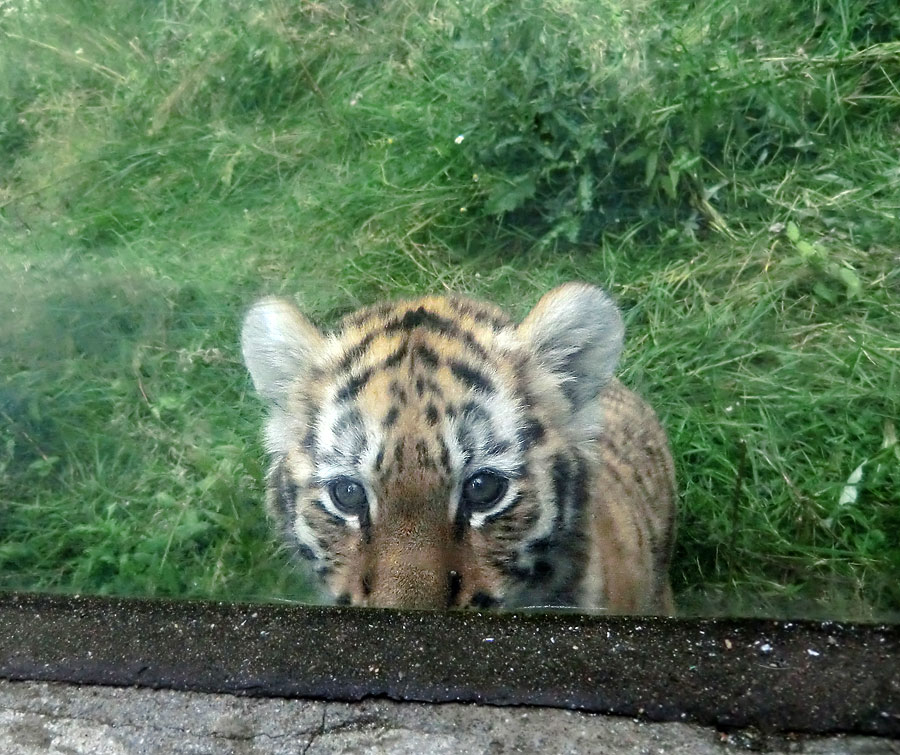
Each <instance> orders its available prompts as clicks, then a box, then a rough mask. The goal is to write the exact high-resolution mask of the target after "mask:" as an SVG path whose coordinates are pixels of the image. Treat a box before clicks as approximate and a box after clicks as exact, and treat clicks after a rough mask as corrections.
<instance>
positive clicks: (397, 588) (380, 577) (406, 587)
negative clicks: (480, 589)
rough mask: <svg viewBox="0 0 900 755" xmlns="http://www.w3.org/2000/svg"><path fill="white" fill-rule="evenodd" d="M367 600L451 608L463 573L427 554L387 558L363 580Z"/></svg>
mask: <svg viewBox="0 0 900 755" xmlns="http://www.w3.org/2000/svg"><path fill="white" fill-rule="evenodd" d="M365 583H367V586H368V592H369V594H368V600H367V602H368V604H369V605H372V606H381V607H385V608H449V607H451V606H453V605H455V602H456V600H457V598H458V596H459V593H460V590H461V587H462V578H461V576H460V573H459V572H458V571H456V570H454V569H447V568H446V567H445V566H444V565H443V564H441V563H440V561H435V560H431V559H429V558H428V557H427V556H426V557H424V558H417V559H412V560H410V559H404V560H400V561H398V560H396V559H390V558H388V559H385V560H384V561H383V562H382V563H379V564H377V565H376V567H375V569H373V570H372V572H370V573H369V574H368V575H366V579H364V584H365Z"/></svg>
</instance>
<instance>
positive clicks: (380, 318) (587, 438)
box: [241, 284, 671, 610]
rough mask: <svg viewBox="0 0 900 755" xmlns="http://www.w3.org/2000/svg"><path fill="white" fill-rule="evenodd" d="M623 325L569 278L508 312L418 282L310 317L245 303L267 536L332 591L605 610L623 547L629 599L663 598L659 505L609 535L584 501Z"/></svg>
mask: <svg viewBox="0 0 900 755" xmlns="http://www.w3.org/2000/svg"><path fill="white" fill-rule="evenodd" d="M622 336H623V327H622V320H621V317H620V315H619V312H618V310H617V308H616V307H615V305H614V304H613V303H612V302H611V301H610V299H609V298H608V297H607V296H606V295H605V294H604V293H603V292H602V291H601V290H599V289H597V288H594V287H591V286H588V285H582V284H567V285H565V286H562V287H560V288H558V289H555V290H554V291H552V292H551V293H549V294H547V295H546V296H545V297H544V298H543V299H542V300H541V301H540V302H539V303H538V304H537V306H536V307H535V308H534V309H533V310H532V312H531V313H530V314H529V315H528V317H527V318H526V319H525V320H524V321H523V322H522V323H521V324H516V323H514V322H512V321H511V320H510V319H509V318H508V317H506V316H505V315H504V314H503V313H502V312H501V311H500V310H498V309H497V308H495V307H494V306H492V305H489V304H485V303H481V302H477V301H472V300H469V299H465V298H462V297H458V296H441V297H438V296H430V297H425V298H421V299H417V300H413V301H400V302H394V303H388V304H380V305H376V306H373V307H370V308H366V309H363V310H360V311H358V312H356V313H354V314H351V315H349V316H348V317H346V318H345V319H344V320H343V322H342V323H341V324H340V326H339V327H338V328H337V330H336V331H335V332H333V333H330V334H324V333H322V332H320V331H319V330H318V329H317V328H316V327H315V326H314V325H312V324H311V323H310V322H309V321H308V320H307V319H306V318H305V317H304V316H303V315H302V314H301V313H300V312H299V311H298V310H297V309H296V307H295V306H294V305H293V304H291V303H289V302H287V301H283V300H280V299H271V298H270V299H263V300H262V301H260V302H258V303H257V304H255V305H254V306H253V307H252V308H251V309H250V311H249V312H248V314H247V316H246V319H245V321H244V325H243V331H242V338H241V340H242V350H243V355H244V360H245V362H246V364H247V366H248V368H249V370H250V373H251V376H252V378H253V383H254V385H255V387H256V389H257V391H258V392H259V394H260V395H261V396H262V397H263V399H264V400H265V401H266V402H267V403H268V406H269V418H268V421H267V424H266V430H265V439H266V447H267V450H268V453H269V454H270V457H271V467H270V471H269V474H268V479H267V485H268V505H269V510H270V513H271V515H272V516H273V518H274V519H275V521H276V522H277V524H278V527H279V529H280V530H281V533H282V535H283V537H284V539H285V540H286V542H287V543H288V544H289V545H290V546H291V547H292V549H293V550H294V552H295V553H296V554H297V555H298V556H299V557H300V558H301V559H303V560H305V561H306V562H308V564H309V565H310V567H311V569H312V572H313V573H314V574H315V575H316V577H317V578H318V580H319V583H320V585H321V586H322V588H323V592H324V594H325V595H326V596H327V597H330V598H332V599H333V600H335V601H337V602H338V603H343V604H353V605H376V606H395V607H406V608H443V607H454V606H460V607H465V606H475V607H479V608H485V607H499V606H523V605H524V606H532V605H568V606H577V605H581V606H598V607H603V606H604V605H605V604H607V603H609V602H610V597H611V596H612V595H613V592H611V588H614V587H615V582H616V578H617V577H616V573H617V572H616V569H617V568H618V567H619V566H622V564H624V567H623V568H625V570H626V571H629V570H630V571H635V570H636V571H637V572H638V574H637V578H636V579H637V581H636V582H635V586H634V587H626V588H625V591H626V592H628V591H631V592H635V591H636V592H637V593H640V594H639V595H636V596H635V595H632V596H631V598H634V601H633V602H634V605H635V606H636V607H637V608H638V609H639V610H640V609H644V610H646V609H648V607H649V609H650V610H652V609H653V607H654V602H656V603H658V604H659V605H661V606H663V607H665V602H666V600H667V597H666V595H667V585H668V582H667V579H666V578H665V574H664V572H665V569H666V567H667V560H668V549H669V548H670V543H669V542H667V541H666V538H667V537H669V539H670V531H671V516H670V515H668V514H666V516H668V517H669V521H668V523H662V524H660V523H659V522H654V523H653V524H652V526H650V525H647V526H646V527H645V523H640V522H639V524H640V527H639V528H638V529H639V530H640V529H641V528H643V529H645V530H646V531H645V532H644V533H643V535H645V536H642V537H639V538H637V539H636V538H631V537H625V538H624V540H623V538H622V537H618V535H617V533H618V529H616V528H617V527H618V528H619V529H621V527H620V526H619V525H616V524H615V520H616V517H614V516H613V517H611V516H606V515H604V514H603V512H602V511H601V508H602V507H598V503H597V502H598V500H602V491H598V489H597V485H598V484H603V475H602V474H600V472H599V470H600V469H601V468H603V467H604V464H605V462H604V457H605V456H608V452H609V449H608V448H605V445H604V428H605V426H606V425H607V423H606V422H605V418H606V414H607V412H606V408H605V403H604V401H603V400H602V397H603V395H605V393H606V392H607V391H609V390H610V388H611V387H614V386H615V385H619V384H618V383H617V381H615V380H614V379H613V377H612V376H613V371H614V369H615V367H616V363H617V360H618V357H619V353H620V351H621V348H622ZM622 390H623V391H624V390H625V389H624V388H623V389H622ZM632 395H633V394H632ZM626 413H627V412H626ZM650 419H651V420H652V421H655V418H652V417H651V418H650ZM659 432H661V431H659ZM622 442H623V441H621V439H619V440H617V441H615V442H614V443H613V444H612V445H616V443H618V444H619V445H621V444H622ZM661 443H662V449H663V450H662V451H661V452H660V454H661V456H663V457H665V458H666V459H667V458H668V456H667V454H668V451H667V448H665V437H664V436H662V440H661ZM608 445H610V444H609V443H606V446H608ZM626 445H627V442H626ZM632 445H633V444H632ZM651 445H653V444H652V443H651ZM656 446H659V442H656ZM604 449H605V450H604ZM614 450H615V449H614ZM660 454H657V455H658V456H659V455H660ZM617 459H618V460H619V462H620V463H621V459H622V455H621V454H619V456H618V457H617ZM657 461H658V459H657ZM664 461H665V459H664ZM669 461H670V460H669ZM638 462H640V459H639V458H638ZM627 466H628V462H627V461H626V462H625V463H624V464H623V468H627ZM606 468H609V465H608V464H607V465H606ZM626 471H627V469H626ZM622 474H623V473H622V472H619V473H617V475H616V479H618V480H619V482H621V478H622ZM645 477H646V475H645ZM669 478H671V470H670V469H669ZM634 481H635V484H637V482H639V481H640V480H639V478H638V476H635V477H634ZM614 482H615V480H613V481H611V482H610V483H609V484H610V485H612V484H613V483H614ZM626 482H627V481H626ZM662 487H665V482H664V483H663V485H662ZM639 493H640V491H639ZM649 494H650V495H652V494H653V491H650V493H649ZM644 495H645V497H646V495H647V494H646V491H644ZM619 497H620V498H621V497H623V496H622V495H619ZM612 503H613V504H615V505H618V503H619V502H612ZM626 505H627V502H626ZM632 508H633V509H634V510H633V511H632V510H631V509H629V512H628V515H629V516H631V517H633V518H635V519H640V518H641V517H644V518H646V516H647V513H646V512H641V510H640V509H639V507H638V508H634V507H632ZM651 513H652V512H651ZM656 518H657V519H658V518H659V517H656ZM663 518H665V517H663ZM626 524H627V523H626ZM666 527H668V529H669V534H668V535H667V534H666V532H664V531H663V530H665V528H666ZM610 528H612V530H610ZM606 531H612V533H613V538H612V540H610V543H609V548H608V551H609V558H607V557H606V556H605V555H604V553H603V552H602V551H603V548H601V547H600V546H602V545H603V540H604V535H603V533H604V532H606ZM660 532H662V534H661V535H660V534H659V533H660ZM654 533H656V535H657V536H656V538H655V539H654ZM639 534H640V533H639ZM607 539H609V538H607ZM638 539H643V540H645V541H646V543H645V545H646V548H645V549H644V550H646V551H647V552H646V553H640V554H638V555H639V558H637V559H636V558H635V555H634V554H633V553H630V552H629V551H628V547H629V544H632V543H637V540H638ZM613 540H615V542H613ZM623 543H624V546H623ZM634 547H635V548H637V545H635V546H634ZM654 549H655V551H654ZM632 550H633V549H632ZM638 550H640V549H638ZM651 551H652V552H651ZM660 552H662V553H663V555H662V556H660ZM610 558H611V559H613V560H615V559H617V558H618V559H619V560H620V561H622V564H619V565H617V564H612V565H611V566H610V564H607V563H606V562H607V561H609V560H610ZM626 562H627V563H626ZM660 571H661V572H662V574H660V573H659V572H660ZM629 573H630V572H629ZM630 584H631V583H630V582H627V585H630ZM626 604H627V601H626ZM623 605H625V604H623ZM628 605H630V604H628ZM613 608H616V606H613Z"/></svg>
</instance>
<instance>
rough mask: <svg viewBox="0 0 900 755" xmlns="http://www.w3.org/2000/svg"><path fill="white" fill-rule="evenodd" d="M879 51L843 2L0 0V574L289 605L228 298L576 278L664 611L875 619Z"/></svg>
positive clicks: (883, 269) (886, 283) (890, 462)
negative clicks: (651, 450)
mask: <svg viewBox="0 0 900 755" xmlns="http://www.w3.org/2000/svg"><path fill="white" fill-rule="evenodd" d="M898 40H900V10H897V9H896V8H895V7H894V4H893V3H889V2H863V0H841V1H840V2H837V3H832V4H829V6H828V7H827V8H826V7H824V6H820V7H818V9H816V8H815V7H814V8H812V9H809V8H802V9H801V8H794V7H793V6H791V5H790V4H785V3H778V2H775V1H774V0H754V2H750V1H749V0H738V1H737V2H731V3H728V4H725V3H721V2H717V1H714V0H706V1H701V2H697V3H691V4H684V3H674V2H668V1H667V0H643V2H641V1H640V0H639V1H638V2H625V0H605V2H600V3H598V2H587V0H584V1H582V0H572V1H571V2H569V1H566V2H564V1H563V0H554V1H553V2H543V3H538V2H526V3H524V4H523V3H504V2H492V3H484V2H474V0H471V2H470V1H469V0H461V2H459V3H456V4H452V5H451V4H447V6H446V7H441V6H440V5H437V6H435V5H434V4H431V3H421V2H418V0H394V1H391V2H385V3H380V4H378V5H377V6H376V5H375V4H371V3H367V2H364V1H363V0H358V1H357V2H334V3H325V4H312V3H287V2H274V3H256V2H250V1H249V0H246V1H244V2H238V1H237V0H235V2H229V3H213V2H199V3H190V4H188V3H180V2H171V3H159V4H155V5H148V4H146V3H139V2H125V0H118V1H117V2H112V3H99V2H91V1H90V0H82V1H81V2H74V1H72V2H55V3H29V4H26V3H24V2H22V3H6V4H3V5H0V42H2V43H0V236H2V244H3V249H2V254H0V310H2V312H3V315H4V318H3V320H4V327H3V328H2V329H0V588H7V589H9V588H33V589H46V590H66V591H80V592H103V593H116V594H154V595H190V596H215V597H225V598H247V597H269V598H286V599H298V598H303V597H304V595H305V594H306V593H305V588H304V586H303V583H302V579H301V577H300V575H299V574H298V573H297V572H296V571H295V570H294V569H292V568H291V567H290V565H289V564H288V563H287V562H286V560H285V559H284V558H283V556H282V554H280V553H279V552H278V551H277V548H276V547H275V545H274V544H273V543H272V541H271V539H270V536H269V533H268V530H267V526H266V522H265V518H264V515H263V513H262V508H261V505H260V502H261V499H262V486H261V476H262V471H263V466H262V451H261V446H260V443H259V442H258V437H259V422H260V416H261V408H260V406H259V404H258V402H257V400H256V399H255V397H254V396H253V395H252V394H251V392H250V389H249V382H248V379H247V378H246V375H245V371H244V369H243V367H242V365H241V364H240V360H239V354H238V351H237V345H236V342H237V327H238V323H239V319H240V316H241V313H242V311H243V309H244V308H245V307H246V306H247V305H248V304H249V303H250V302H251V301H252V300H253V299H254V297H256V296H257V295H259V294H261V293H281V294H285V295H289V296H296V297H297V298H298V300H299V301H301V302H302V304H303V307H304V309H305V310H306V311H307V312H308V313H309V314H310V315H311V316H312V317H314V318H315V319H317V320H318V321H319V322H321V323H323V324H325V325H327V324H329V323H332V322H334V321H335V320H336V318H338V317H339V316H340V315H341V314H343V313H345V312H346V311H349V310H351V309H354V308H356V307H358V306H360V305H362V304H366V303H369V302H371V301H373V300H375V299H377V298H380V297H384V296H392V297H396V296H403V295H409V294H416V293H421V292H424V291H441V290H454V291H461V292H465V293H469V294H472V295H476V296H482V297H487V298H491V299H493V300H495V301H497V302H499V303H501V304H503V305H505V306H506V307H508V308H509V309H510V310H511V311H512V312H514V313H515V314H517V315H522V314H524V313H525V312H526V311H527V309H528V307H529V306H531V305H532V304H533V303H534V302H535V301H536V300H537V298H538V297H539V296H540V295H541V294H542V293H543V292H544V291H546V290H547V289H549V288H551V287H552V286H554V285H556V284H557V283H560V282H562V281H564V280H568V279H572V278H578V279H584V280H589V281H593V282H596V283H599V284H601V285H604V286H606V287H608V288H609V289H610V290H611V291H612V292H613V294H614V295H615V296H616V298H617V299H618V300H619V302H620V303H621V304H622V306H623V308H624V309H625V310H626V318H627V323H628V340H627V350H626V354H625V358H624V362H623V371H624V378H625V380H626V381H627V382H628V383H629V384H631V385H633V386H635V387H636V388H637V389H638V390H640V391H641V392H642V393H643V394H644V395H646V396H647V397H648V398H649V399H650V400H651V401H652V402H653V403H654V405H655V406H656V407H657V408H658V411H659V413H660V415H661V417H662V419H663V421H664V423H665V425H666V426H667V428H668V429H669V431H670V434H671V439H672V444H673V448H674V451H675V455H676V458H677V460H678V474H679V480H680V486H681V489H682V493H683V495H682V510H681V518H680V533H679V545H678V550H677V553H676V562H675V566H674V572H673V576H674V581H675V585H676V590H677V591H678V592H679V594H680V599H681V602H682V604H683V605H685V606H686V607H687V609H688V610H690V611H704V612H741V613H770V614H790V615H830V616H853V617H862V618H868V617H876V616H890V615H893V616H896V615H897V614H898V612H900V541H898V538H897V536H896V533H897V532H898V531H900V446H898V445H897V444H896V426H897V424H900V299H898V294H900V272H898V270H900V222H898V218H900V151H898V148H897V145H898V143H900V129H898V126H897V124H898V123H900V41H898ZM856 475H858V479H857V478H856Z"/></svg>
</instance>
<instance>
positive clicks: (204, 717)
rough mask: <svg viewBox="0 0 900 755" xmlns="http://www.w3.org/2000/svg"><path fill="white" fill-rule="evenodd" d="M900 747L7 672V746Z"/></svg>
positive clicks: (34, 752) (28, 750)
mask: <svg viewBox="0 0 900 755" xmlns="http://www.w3.org/2000/svg"><path fill="white" fill-rule="evenodd" d="M750 750H752V751H763V752H770V753H798V752H799V753H806V754H807V755H838V754H839V753H847V754H848V755H875V754H876V753H878V754H879V755H880V754H882V753H884V754H886V755H900V740H889V739H879V738H874V737H792V736H784V735H775V736H772V737H765V736H763V735H760V734H758V733H757V734H754V733H751V732H732V733H730V734H725V733H722V732H718V731H716V730H715V729H711V728H704V727H700V726H695V725H691V724H687V723H647V722H642V721H636V720H633V719H629V718H619V717H612V716H603V715H597V714H590V713H579V712H572V711H565V710H558V709H553V708H538V707H508V708H503V707H491V706H483V705H462V704H456V703H446V704H443V705H428V704H420V703H397V702H391V701H388V700H370V701H365V702H361V703H336V702H323V701H316V700H285V699H260V698H246V697H233V696H229V695H212V694H199V693H192V692H172V691H168V690H150V689H138V688H117V687H93V686H82V687H79V686H76V685H66V684H54V683H43V682H9V681H4V680H0V753H2V755H7V754H9V755H38V754H40V755H46V754H47V753H50V754H51V755H82V754H84V755H132V754H134V755H139V754H140V755H143V754H144V753H167V754H168V753H172V754H179V753H186V754H189V755H207V753H208V754H209V755H282V754H284V755H288V754H290V755H300V754H302V755H325V754H326V753H351V754H357V753H358V754H360V755H362V754H363V753H365V754H369V753H371V754H373V755H374V754H375V753H409V754H410V755H430V754H431V753H434V754H435V755H443V754H444V753H447V754H448V755H449V754H450V753H453V755H469V754H471V755H506V754H507V753H509V754H512V753H548V754H550V753H553V754H554V755H555V754H557V753H559V754H560V755H562V754H564V753H598V755H612V754H613V753H615V754H616V755H665V754H667V753H692V754H694V753H695V754H696V755H713V754H715V755H728V753H743V752H747V751H750Z"/></svg>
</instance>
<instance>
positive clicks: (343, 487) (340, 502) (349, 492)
mask: <svg viewBox="0 0 900 755" xmlns="http://www.w3.org/2000/svg"><path fill="white" fill-rule="evenodd" d="M328 493H329V495H330V496H331V500H332V501H334V505H335V506H337V508H338V510H339V511H342V512H344V513H345V514H351V515H353V516H359V514H360V513H361V512H362V511H364V510H365V507H366V491H365V489H364V488H363V486H362V485H361V484H360V483H358V482H356V480H349V479H346V478H341V479H339V480H335V481H334V482H332V483H331V485H330V486H329V487H328Z"/></svg>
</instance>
